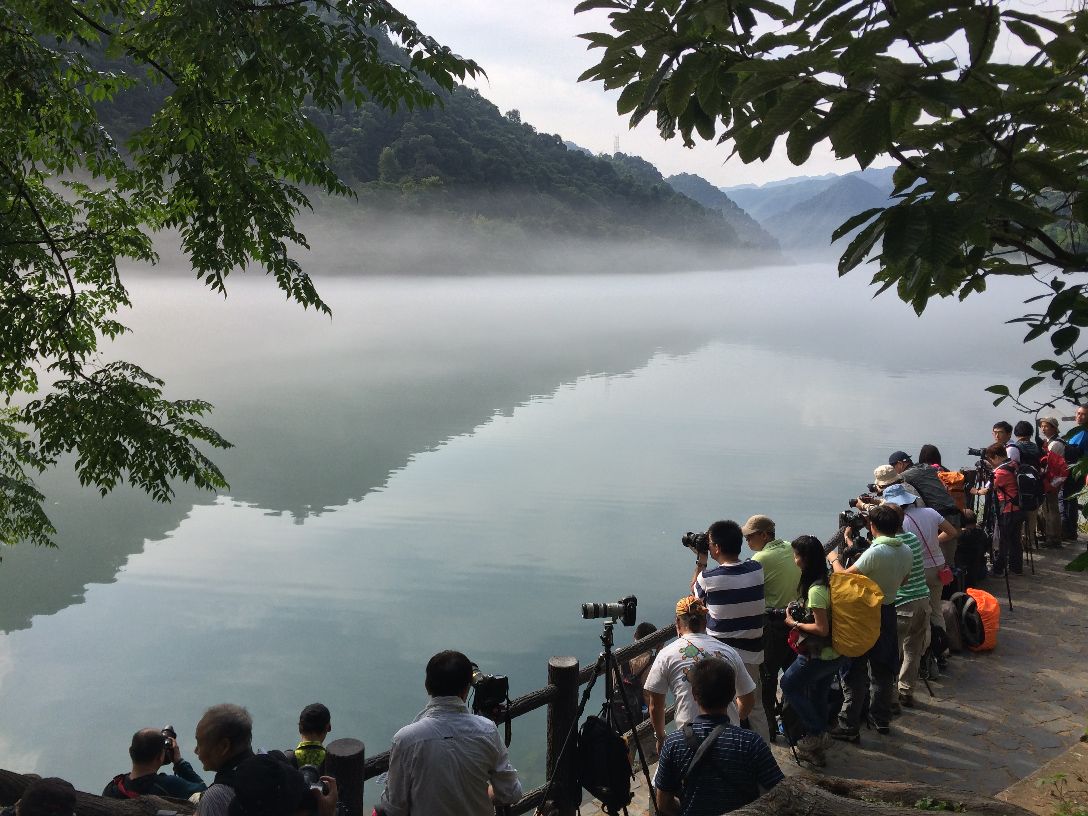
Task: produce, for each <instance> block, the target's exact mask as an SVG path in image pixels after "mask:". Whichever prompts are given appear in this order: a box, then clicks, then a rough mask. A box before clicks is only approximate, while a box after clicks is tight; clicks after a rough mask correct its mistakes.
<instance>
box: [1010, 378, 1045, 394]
mask: <svg viewBox="0 0 1088 816" xmlns="http://www.w3.org/2000/svg"><path fill="white" fill-rule="evenodd" d="M1045 379H1046V377H1028V378H1027V379H1026V380H1024V381H1023V382H1022V383H1020V388H1019V390H1018V391H1017V392H1016V393H1017V396H1020V397H1022V396H1024V394H1026V393H1027V392H1028V391H1030V390H1031V389H1032V388H1034V387H1035V386H1037V385H1038V384H1039V383H1041V382H1042V381H1043V380H1045Z"/></svg>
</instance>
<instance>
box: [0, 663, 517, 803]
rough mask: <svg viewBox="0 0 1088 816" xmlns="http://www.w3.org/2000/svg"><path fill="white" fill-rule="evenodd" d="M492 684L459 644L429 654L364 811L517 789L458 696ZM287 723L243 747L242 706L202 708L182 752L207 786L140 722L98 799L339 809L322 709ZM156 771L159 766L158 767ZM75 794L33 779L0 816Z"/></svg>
mask: <svg viewBox="0 0 1088 816" xmlns="http://www.w3.org/2000/svg"><path fill="white" fill-rule="evenodd" d="M498 681H503V682H504V681H505V678H496V677H492V676H490V675H481V674H480V673H479V670H478V669H477V668H476V666H475V664H473V663H471V662H470V661H469V659H468V658H467V657H465V655H463V654H461V653H460V652H454V651H444V652H439V653H438V654H436V655H434V656H433V657H432V658H431V659H430V661H429V662H428V663H427V668H426V672H425V679H424V687H425V688H426V690H427V693H428V695H429V700H428V703H427V706H426V707H425V708H424V709H423V710H422V711H421V712H420V713H419V714H418V715H417V716H416V718H415V720H414V721H413V722H412V723H410V724H409V725H406V726H405V727H404V728H402V729H400V730H399V731H398V732H397V733H396V734H395V735H394V737H393V744H392V748H391V750H390V757H389V771H388V773H387V774H386V780H385V790H384V792H383V793H382V797H381V801H380V803H379V804H378V805H377V807H376V808H375V810H374V814H375V816H407V814H409V813H411V814H420V813H426V814H429V815H430V814H433V815H434V816H469V815H471V816H491V814H494V813H495V810H496V806H503V805H509V804H513V803H514V802H516V801H517V800H518V799H519V798H520V797H521V795H522V787H521V782H520V780H519V778H518V773H517V770H516V769H515V768H514V767H513V766H512V765H511V764H510V759H509V755H508V753H507V749H506V745H505V744H504V742H503V740H502V739H501V738H500V736H499V733H498V730H497V728H496V726H495V722H494V720H493V719H490V718H489V717H485V716H481V715H479V714H477V713H474V712H473V711H471V710H470V709H469V707H468V705H467V703H466V701H467V699H468V696H469V692H470V690H472V689H473V688H474V687H475V689H476V698H474V707H475V703H476V702H477V701H478V700H481V699H482V700H483V704H485V705H487V704H490V703H489V702H488V701H489V700H490V698H489V696H488V695H489V694H490V693H491V691H490V690H489V687H490V686H497V685H499V682H498ZM481 689H483V694H482V696H481ZM500 692H501V694H502V696H503V698H505V696H506V691H505V688H503V689H496V690H495V693H496V694H498V693H500ZM298 730H299V736H300V737H301V740H300V741H299V743H298V744H297V746H296V747H295V748H294V749H293V750H286V751H275V750H273V751H254V747H253V719H252V717H251V716H250V714H249V712H248V711H246V709H244V708H242V707H241V706H238V705H232V704H221V705H215V706H212V707H211V708H209V709H207V710H206V711H205V712H204V715H203V716H202V717H201V718H200V721H199V722H198V723H197V725H196V729H195V734H194V746H193V753H194V754H195V756H196V758H197V760H198V761H199V762H200V764H201V766H202V767H203V769H204V771H205V772H207V773H209V774H212V781H211V784H208V783H207V782H206V781H205V780H204V779H203V778H202V777H201V776H200V775H199V774H198V773H197V772H196V771H195V770H194V769H193V766H192V765H191V764H190V763H189V762H188V761H187V760H186V759H184V758H183V756H182V753H181V748H180V746H179V744H178V735H177V733H176V732H175V731H174V728H173V726H169V725H168V726H166V727H165V728H162V729H157V728H143V729H140V730H139V731H137V732H136V733H135V734H133V736H132V742H131V744H130V745H129V751H128V753H129V758H130V759H131V768H130V770H128V771H126V772H124V773H120V774H118V775H116V776H115V777H113V778H112V779H111V780H110V781H109V783H108V784H107V785H106V787H105V789H104V790H103V791H102V795H103V796H105V797H110V798H116V799H135V798H138V797H141V796H146V795H155V796H165V797H172V798H175V799H189V800H190V801H193V802H195V803H196V814H197V816H334V815H335V814H338V813H342V812H343V809H344V808H343V803H341V802H339V792H338V789H337V784H336V779H335V777H334V776H332V775H330V774H328V773H326V769H325V764H326V756H327V752H326V748H325V744H324V743H325V738H326V737H327V736H328V734H329V732H330V731H331V730H332V722H331V716H330V714H329V710H328V708H326V707H325V706H324V705H322V704H321V703H313V704H311V705H308V706H306V707H305V708H304V709H303V710H302V713H301V714H300V715H299V725H298ZM166 767H169V770H170V772H169V773H164V772H163V769H164V768H166ZM76 802H77V794H76V791H75V789H74V788H73V787H72V785H71V784H70V783H69V782H66V781H65V780H63V779H58V778H47V779H40V780H37V781H35V782H33V783H31V784H30V785H29V786H28V787H27V789H26V790H25V791H24V792H23V795H22V797H21V798H20V800H19V802H17V803H16V804H15V805H14V806H12V807H10V808H5V809H4V810H2V811H0V816H73V814H74V813H75V810H76ZM159 812H160V813H164V812H169V811H159Z"/></svg>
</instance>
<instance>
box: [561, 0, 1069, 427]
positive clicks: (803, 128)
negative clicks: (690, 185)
mask: <svg viewBox="0 0 1088 816" xmlns="http://www.w3.org/2000/svg"><path fill="white" fill-rule="evenodd" d="M590 9H607V10H609V15H608V19H609V22H610V27H611V30H610V31H601V32H593V33H588V34H584V35H582V36H583V37H584V38H585V39H586V40H587V41H588V42H589V48H590V49H598V50H600V52H601V53H600V55H599V57H600V60H599V62H598V63H597V64H596V65H594V66H593V67H591V68H590V69H589V70H587V71H586V72H585V73H584V74H583V75H582V80H594V81H598V82H601V83H602V84H603V86H604V87H605V88H606V89H622V90H621V93H620V96H619V100H618V103H617V109H618V111H619V112H620V113H621V114H630V121H631V125H632V127H634V126H635V125H637V124H638V123H639V122H641V121H642V120H643V119H645V118H646V117H647V116H649V115H651V114H652V115H653V116H654V119H655V121H656V125H657V128H658V130H659V131H660V133H661V135H662V137H663V138H665V139H670V138H673V137H675V136H679V137H680V138H681V139H683V141H684V143H685V144H686V145H689V146H690V145H692V144H694V142H695V140H696V139H703V140H708V141H709V140H713V139H717V141H718V143H723V144H728V145H730V146H731V148H732V154H731V155H737V156H739V157H740V159H741V160H742V161H744V162H746V163H747V162H753V161H765V160H767V159H768V158H769V157H770V156H771V153H772V151H773V150H774V149H775V147H776V145H778V144H779V143H780V142H782V141H784V144H785V150H786V153H787V155H788V157H789V159H790V161H791V162H793V163H794V164H797V165H800V164H803V163H804V162H805V161H806V160H807V159H808V158H809V156H810V154H811V152H812V150H813V149H814V148H815V147H816V146H817V145H828V146H830V148H831V150H832V151H833V152H834V154H835V156H836V157H838V158H840V159H847V158H853V159H855V160H857V162H858V164H859V165H860V166H861V167H867V166H868V165H869V164H871V163H872V162H873V161H874V160H875V159H876V158H877V157H878V156H886V157H890V158H892V159H893V160H894V161H895V162H897V163H898V168H897V169H896V172H895V175H894V184H895V189H894V192H893V200H892V203H891V204H890V205H889V206H887V207H878V208H874V209H871V210H867V211H866V212H863V213H860V214H858V215H857V216H855V217H854V218H851V219H850V220H848V221H847V222H846V223H844V224H843V225H842V226H840V227H839V229H838V230H836V231H835V233H834V234H833V236H831V239H832V240H838V239H840V238H849V243H848V245H847V246H846V249H845V250H844V251H843V254H842V257H841V259H840V261H839V274H840V275H845V274H846V273H848V272H850V271H851V270H853V269H855V268H856V267H858V266H859V265H861V264H862V263H863V262H866V261H868V262H871V263H874V264H876V267H877V270H876V272H875V273H874V275H873V279H872V282H873V284H874V285H875V286H876V287H878V294H879V293H881V292H884V291H886V290H888V289H893V288H894V290H895V291H896V293H897V294H898V296H899V297H900V298H901V299H902V300H903V301H905V302H906V303H909V304H910V305H911V306H912V307H913V309H914V310H915V311H916V312H917V313H919V314H921V313H922V312H923V311H924V310H925V308H926V305H927V304H928V303H929V301H930V299H931V298H933V297H952V296H955V297H958V298H959V299H961V300H962V299H964V298H966V297H968V296H970V295H972V294H976V293H981V292H983V291H985V289H986V284H987V280H988V279H989V278H992V277H994V276H1029V277H1033V278H1035V279H1036V280H1038V281H1039V283H1040V285H1041V287H1042V288H1041V291H1040V294H1039V296H1038V297H1036V298H1032V299H1031V300H1029V301H1028V303H1029V304H1035V305H1034V307H1033V308H1035V309H1038V310H1039V311H1037V312H1032V313H1029V314H1025V315H1024V316H1023V317H1021V318H1017V321H1016V322H1024V323H1026V324H1027V327H1028V333H1027V335H1026V338H1025V342H1026V341H1027V340H1031V339H1034V338H1036V337H1042V336H1044V335H1046V336H1048V337H1049V339H1050V343H1051V345H1052V347H1053V351H1054V355H1053V357H1052V358H1048V359H1046V360H1040V361H1039V362H1038V363H1036V364H1035V366H1034V373H1033V375H1032V376H1031V377H1029V378H1028V379H1026V380H1025V381H1024V382H1023V383H1022V384H1021V385H1020V386H1019V388H1018V389H1017V391H1016V393H1015V395H1014V394H1013V392H1012V391H1011V390H1010V389H1009V388H1008V387H1007V386H993V387H992V388H991V389H990V390H991V391H992V392H993V393H994V394H996V395H997V400H996V401H995V402H1001V401H1002V400H1004V399H1008V398H1013V399H1015V400H1016V402H1017V404H1018V405H1020V406H1021V407H1024V408H1027V407H1028V406H1027V404H1026V402H1025V395H1026V394H1027V392H1028V391H1030V390H1031V389H1032V388H1034V387H1036V386H1038V385H1040V384H1041V383H1043V382H1044V381H1049V384H1050V385H1051V387H1052V388H1053V389H1054V390H1053V391H1051V392H1050V393H1048V394H1046V395H1045V396H1043V397H1042V399H1041V400H1040V401H1039V402H1037V403H1036V407H1041V406H1043V405H1052V404H1053V403H1054V401H1055V399H1057V398H1065V399H1069V400H1072V401H1074V402H1082V401H1084V400H1085V399H1086V398H1088V361H1086V359H1085V357H1084V352H1083V350H1082V348H1083V346H1082V345H1080V340H1081V330H1082V329H1083V328H1085V327H1086V326H1088V291H1086V289H1085V284H1084V283H1083V282H1081V281H1082V280H1083V278H1081V277H1080V276H1082V275H1084V273H1085V272H1088V9H1085V8H1083V7H1082V8H1081V9H1080V10H1079V11H1076V12H1072V13H1070V14H1068V15H1065V16H1064V17H1063V18H1062V19H1053V18H1050V17H1044V16H1040V15H1036V14H1032V13H1029V12H1027V11H1024V10H1021V9H1019V8H1017V7H1014V6H1011V5H1009V6H1004V5H999V4H998V3H996V2H986V1H985V0H958V1H957V2H951V3H950V2H948V0H797V2H795V3H777V2H774V0H733V1H732V2H721V0H688V1H687V2H680V0H586V2H583V3H581V4H579V5H578V7H577V9H576V10H577V11H579V12H584V11H587V10H590ZM997 54H1005V55H1006V56H1007V58H1006V59H1004V60H1002V59H998V58H996V55H997Z"/></svg>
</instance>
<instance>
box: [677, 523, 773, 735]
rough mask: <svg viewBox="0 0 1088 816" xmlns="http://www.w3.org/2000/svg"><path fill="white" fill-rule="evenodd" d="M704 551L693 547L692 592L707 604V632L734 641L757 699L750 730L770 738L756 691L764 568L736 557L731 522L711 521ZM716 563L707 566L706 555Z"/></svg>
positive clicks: (736, 528) (738, 536)
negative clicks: (754, 687)
mask: <svg viewBox="0 0 1088 816" xmlns="http://www.w3.org/2000/svg"><path fill="white" fill-rule="evenodd" d="M706 534H707V552H699V551H698V549H697V548H696V552H695V573H694V575H693V576H692V579H691V580H692V587H691V592H692V594H693V595H695V596H696V597H697V598H699V599H700V600H702V601H703V602H704V603H706V607H707V626H706V630H707V632H708V633H709V634H711V635H713V636H714V637H716V638H718V639H719V640H721V641H722V642H723V643H725V644H726V645H727V646H732V647H733V648H734V649H736V651H737V654H739V655H740V658H741V660H743V661H744V665H745V668H746V669H747V670H748V675H749V676H750V677H751V678H752V682H754V683H755V684H756V703H755V705H754V706H753V707H752V713H751V714H750V715H749V717H748V719H749V722H750V723H751V726H752V730H753V731H755V732H756V733H757V734H759V735H760V736H761V737H763V739H764V740H766V741H770V732H769V730H768V723H767V716H766V713H765V712H764V710H763V704H762V702H761V692H760V686H761V683H760V665H761V664H762V663H763V610H764V600H763V593H764V586H763V567H762V566H761V565H760V563H759V562H758V561H753V560H751V559H748V560H746V561H741V560H740V551H741V547H742V545H743V544H744V533H743V532H741V529H740V525H739V524H737V523H736V522H735V521H715V522H714V523H713V524H711V525H710V527H709V528H708V529H707V531H706ZM708 556H709V557H710V558H713V559H714V560H715V561H717V562H718V566H717V567H715V568H713V569H709V570H708V569H707V568H706V565H707V563H708V562H707V557H708Z"/></svg>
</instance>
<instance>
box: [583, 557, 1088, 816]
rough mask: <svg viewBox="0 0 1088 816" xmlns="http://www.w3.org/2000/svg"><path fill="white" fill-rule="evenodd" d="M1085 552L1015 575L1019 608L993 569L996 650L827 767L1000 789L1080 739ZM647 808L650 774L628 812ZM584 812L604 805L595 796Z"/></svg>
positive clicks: (783, 755) (1084, 708) (971, 658)
mask: <svg viewBox="0 0 1088 816" xmlns="http://www.w3.org/2000/svg"><path fill="white" fill-rule="evenodd" d="M1082 551H1083V541H1082V542H1081V543H1080V544H1077V545H1071V544H1066V545H1065V546H1064V547H1063V548H1062V549H1060V550H1058V551H1056V552H1052V551H1048V550H1044V551H1042V552H1041V553H1039V554H1037V555H1036V559H1035V569H1036V575H1034V576H1032V575H1031V574H1030V570H1026V574H1025V575H1023V576H1018V575H1014V576H1011V577H1010V581H1011V583H1012V602H1013V611H1011V612H1010V611H1009V607H1008V600H1007V598H1006V595H1005V584H1004V580H1002V581H1000V582H999V581H998V580H997V579H994V578H991V579H990V581H989V585H988V586H987V587H986V589H987V591H990V592H992V593H994V594H995V595H996V596H997V597H998V599H999V600H1000V601H1001V630H1000V633H999V635H998V644H997V649H996V650H995V651H993V652H991V653H988V654H970V653H964V654H962V655H953V656H952V657H951V658H950V660H949V666H948V670H947V673H946V674H945V675H943V676H942V677H941V679H940V680H938V681H936V682H933V683H932V687H933V694H934V696H933V697H930V696H929V694H928V693H927V692H926V690H925V686H924V684H923V685H921V686H920V689H919V690H918V691H916V692H915V708H913V709H907V710H906V711H905V712H904V714H903V716H901V717H897V718H896V719H894V720H893V721H892V731H891V734H889V735H887V736H883V737H882V736H880V735H878V734H877V733H876V732H875V731H867V730H864V729H863V730H862V736H861V742H860V744H857V745H851V744H846V743H836V744H834V745H833V746H832V747H831V748H830V749H829V751H828V756H827V766H826V768H824V772H825V773H827V774H830V775H834V776H847V777H854V778H857V779H889V780H902V781H918V782H926V783H929V784H932V785H937V786H941V787H948V788H963V789H966V790H970V791H973V792H976V793H982V794H987V795H991V796H992V795H994V794H996V793H998V792H999V791H1002V790H1004V789H1005V788H1007V787H1009V786H1010V785H1012V784H1014V783H1015V782H1017V781H1018V780H1020V779H1022V778H1024V777H1026V776H1028V775H1030V774H1031V773H1033V772H1034V771H1036V770H1037V769H1038V768H1039V767H1040V766H1042V765H1043V764H1044V763H1046V762H1047V761H1049V760H1051V759H1053V758H1055V757H1056V756H1058V755H1059V754H1061V753H1062V752H1063V751H1065V750H1066V749H1068V748H1069V747H1070V746H1072V745H1074V744H1075V743H1076V742H1077V741H1078V739H1079V738H1080V736H1081V735H1082V734H1083V733H1084V731H1085V727H1086V726H1088V573H1078V572H1066V571H1065V570H1064V567H1065V565H1066V564H1067V563H1068V562H1069V561H1070V560H1071V559H1072V558H1073V557H1074V556H1075V555H1077V554H1078V553H1080V552H1082ZM772 748H773V751H774V754H775V756H776V757H777V759H778V763H779V765H780V766H781V767H782V770H783V772H784V773H786V774H787V775H791V774H794V773H797V772H798V771H799V770H800V768H799V767H798V765H797V764H796V763H795V762H794V761H793V758H792V756H791V755H790V753H789V751H788V749H786V748H784V747H783V743H782V741H781V740H779V741H778V743H777V744H776V745H774V746H772ZM652 770H653V769H651V772H652ZM651 778H652V776H651ZM639 780H640V783H641V774H640V775H639ZM647 807H648V802H647V797H646V794H645V790H644V783H641V784H639V786H638V791H637V793H636V796H635V801H634V803H633V806H632V807H631V808H630V809H629V813H630V814H631V816H636V814H637V815H638V816H641V814H645V813H647ZM581 812H582V813H583V814H585V815H586V816H590V814H594V815H595V814H599V813H601V811H600V810H599V809H598V807H597V806H596V803H589V802H587V803H586V805H584V806H583V808H582V811H581Z"/></svg>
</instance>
